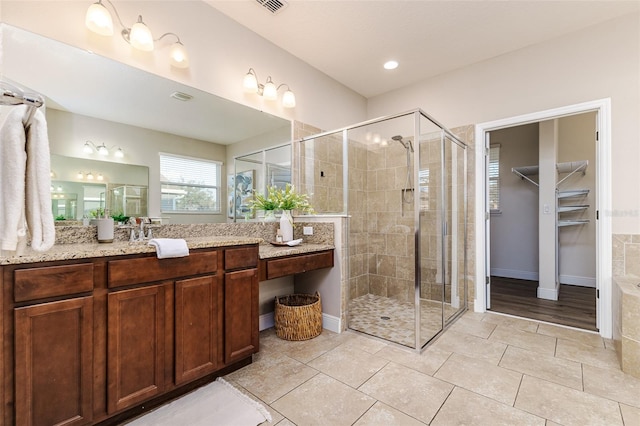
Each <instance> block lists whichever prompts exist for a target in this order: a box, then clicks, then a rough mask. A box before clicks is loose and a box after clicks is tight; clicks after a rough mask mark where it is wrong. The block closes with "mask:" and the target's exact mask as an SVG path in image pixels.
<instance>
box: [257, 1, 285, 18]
mask: <svg viewBox="0 0 640 426" xmlns="http://www.w3.org/2000/svg"><path fill="white" fill-rule="evenodd" d="M256 3H258V4H259V5H260V6H262V7H264V8H265V9H266V10H268V11H269V12H271V13H273V14H274V15H276V14H278V13H280V12H282V10H283V9H286V7H287V6H289V3H287V2H286V1H285V0H256Z"/></svg>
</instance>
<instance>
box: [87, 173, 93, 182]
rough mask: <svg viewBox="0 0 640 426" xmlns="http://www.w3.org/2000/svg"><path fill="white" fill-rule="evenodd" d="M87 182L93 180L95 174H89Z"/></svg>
mask: <svg viewBox="0 0 640 426" xmlns="http://www.w3.org/2000/svg"><path fill="white" fill-rule="evenodd" d="M87 180H93V173H91V172H89V173H87Z"/></svg>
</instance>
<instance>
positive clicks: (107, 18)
mask: <svg viewBox="0 0 640 426" xmlns="http://www.w3.org/2000/svg"><path fill="white" fill-rule="evenodd" d="M106 1H107V3H109V4H110V5H111V7H112V8H113V11H114V12H115V14H116V18H118V22H119V23H120V26H121V27H122V31H121V32H120V34H121V35H122V38H123V39H124V40H125V41H126V42H127V43H129V44H130V45H131V46H132V47H134V48H136V49H138V50H142V51H145V52H151V51H153V49H154V42H157V41H160V40H162V39H163V38H165V37H167V36H174V37H175V38H176V42H175V43H173V44H172V45H171V49H170V50H169V63H170V64H171V65H172V66H174V67H176V68H188V67H189V55H188V54H187V51H186V49H185V48H184V45H183V44H182V41H180V37H178V35H177V34H175V33H171V32H169V33H164V34H162V35H161V36H160V37H158V38H157V39H154V38H153V35H152V34H151V30H149V27H147V25H146V24H145V23H144V21H143V20H142V15H138V20H137V21H136V23H135V24H133V25H132V26H131V27H130V28H129V27H127V26H126V25H124V23H123V22H122V19H120V15H119V14H118V10H117V9H116V7H115V6H114V5H113V3H112V2H111V0H106ZM84 22H85V25H86V27H87V28H88V29H90V30H91V31H93V32H94V33H96V34H100V35H103V36H112V35H113V19H112V18H111V13H110V12H109V10H108V9H107V7H106V6H105V5H104V4H103V3H102V0H98V1H97V2H96V3H94V4H92V5H91V6H89V8H88V9H87V14H86V16H85V21H84Z"/></svg>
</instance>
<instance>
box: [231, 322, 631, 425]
mask: <svg viewBox="0 0 640 426" xmlns="http://www.w3.org/2000/svg"><path fill="white" fill-rule="evenodd" d="M260 338H261V340H260V343H261V348H260V352H259V353H258V354H256V355H255V356H254V362H253V364H251V365H249V366H246V367H244V368H242V369H241V370H238V371H236V372H233V373H231V374H229V375H227V376H226V377H225V378H226V379H227V380H229V381H230V382H231V383H233V384H234V386H236V387H238V388H239V389H240V390H242V391H243V392H245V393H247V394H248V395H250V396H251V397H253V398H254V399H256V400H259V401H261V402H262V403H263V404H264V405H265V406H266V407H267V408H268V409H269V411H270V412H271V415H272V417H273V420H272V422H271V423H265V425H272V424H277V425H279V426H288V425H298V426H305V425H323V426H327V425H329V426H333V425H357V426H364V425H376V426H391V425H423V424H431V425H463V424H464V425H492V426H493V425H528V424H532V425H547V426H551V425H580V426H583V425H607V426H608V425H626V426H630V425H633V426H638V425H640V380H639V379H636V378H634V377H632V376H629V375H626V374H624V373H622V371H621V370H620V368H619V366H618V361H617V358H616V354H615V351H614V349H613V345H612V342H611V341H605V340H603V339H601V338H600V337H599V336H598V335H596V334H593V333H588V332H583V331H578V330H574V329H568V328H562V327H558V326H553V325H549V324H545V323H540V322H536V321H529V320H524V319H519V318H514V317H508V316H503V315H499V314H494V313H486V314H476V313H471V312H469V313H466V314H465V315H464V316H463V317H462V318H460V319H459V320H458V321H457V322H456V323H455V324H454V325H453V326H452V327H451V328H450V329H449V330H447V331H446V332H445V333H444V334H443V335H442V336H441V337H440V338H439V339H438V340H437V341H436V342H434V343H433V344H432V345H431V346H430V347H429V348H428V349H427V350H426V351H425V352H424V353H423V354H422V355H418V354H416V353H414V352H411V351H409V350H407V349H404V348H402V347H399V346H397V345H392V344H387V343H384V342H382V341H379V340H375V339H373V338H370V337H367V336H364V335H361V334H359V333H355V332H350V331H348V332H345V333H341V334H336V333H332V332H328V331H324V332H323V333H322V334H321V335H320V336H318V337H316V338H315V339H312V340H308V341H304V342H288V341H284V340H281V339H279V338H278V337H277V336H276V335H275V332H274V331H273V329H269V330H265V331H263V332H262V333H261V336H260Z"/></svg>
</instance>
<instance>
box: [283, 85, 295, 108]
mask: <svg viewBox="0 0 640 426" xmlns="http://www.w3.org/2000/svg"><path fill="white" fill-rule="evenodd" d="M282 106H283V107H285V108H293V107H295V106H296V95H294V94H293V92H292V91H291V90H289V89H288V90H287V91H286V92H284V94H283V95H282Z"/></svg>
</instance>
